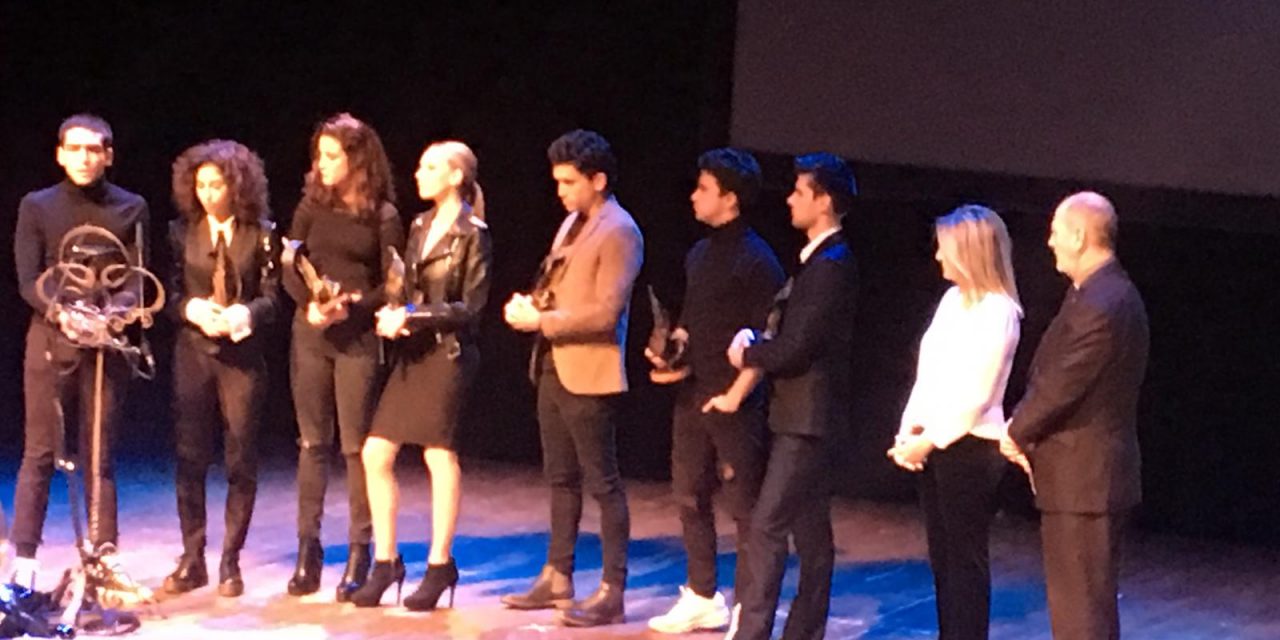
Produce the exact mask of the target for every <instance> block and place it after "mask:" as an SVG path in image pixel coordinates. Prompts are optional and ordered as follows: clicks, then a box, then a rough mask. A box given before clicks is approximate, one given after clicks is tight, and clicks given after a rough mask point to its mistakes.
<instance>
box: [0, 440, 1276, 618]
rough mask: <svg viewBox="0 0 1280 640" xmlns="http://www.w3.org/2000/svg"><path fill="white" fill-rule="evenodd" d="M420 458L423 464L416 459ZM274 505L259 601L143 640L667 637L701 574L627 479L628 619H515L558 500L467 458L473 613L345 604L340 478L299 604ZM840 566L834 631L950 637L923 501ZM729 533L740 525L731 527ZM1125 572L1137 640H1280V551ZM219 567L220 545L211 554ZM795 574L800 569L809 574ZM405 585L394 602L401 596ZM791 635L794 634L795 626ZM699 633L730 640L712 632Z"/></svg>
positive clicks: (1206, 550)
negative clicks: (313, 573) (604, 622)
mask: <svg viewBox="0 0 1280 640" xmlns="http://www.w3.org/2000/svg"><path fill="white" fill-rule="evenodd" d="M413 462H417V463H418V464H417V465H414V464H410V463H413ZM401 463H402V464H401V465H400V467H399V470H398V474H399V477H400V478H401V480H402V482H403V486H402V502H403V507H402V512H401V515H400V522H399V526H400V531H401V537H402V542H401V544H400V549H401V552H402V554H403V555H404V557H405V561H406V562H407V563H408V569H409V574H408V580H407V582H406V585H405V593H406V594H407V593H409V592H411V591H412V589H413V588H414V585H415V583H416V581H417V580H418V579H419V578H420V577H421V575H422V572H423V571H424V569H425V566H426V564H425V563H426V545H425V540H426V538H427V536H428V535H429V519H428V515H429V511H428V507H429V504H428V503H429V492H428V486H427V481H426V478H425V473H424V472H423V471H422V470H421V463H420V461H418V460H415V459H412V458H408V457H407V456H406V457H405V458H402V460H401ZM15 467H16V465H13V464H11V463H10V464H5V465H3V468H4V470H5V471H6V473H5V475H4V476H3V480H2V482H3V484H0V492H2V493H0V495H3V496H5V498H6V504H7V509H6V511H8V512H9V513H10V514H12V502H11V501H9V498H11V496H12V495H13V493H12V492H13V477H14V471H15V470H16V469H15ZM119 473H120V476H119V481H120V488H119V493H120V503H121V506H120V521H121V530H122V533H121V546H122V555H123V558H124V561H125V565H126V567H127V568H128V570H129V572H130V573H131V574H132V575H133V576H134V578H135V579H138V580H139V581H141V582H143V583H145V584H147V585H149V586H153V587H155V588H157V589H158V588H159V586H160V584H161V582H162V581H163V579H164V576H165V575H166V574H167V573H168V572H169V571H171V570H172V568H173V566H174V561H175V559H176V558H177V556H178V555H179V553H180V551H181V544H180V538H179V534H178V521H177V515H176V512H175V507H174V497H173V482H172V474H171V470H170V469H168V468H166V467H165V465H164V463H157V464H142V463H129V464H123V465H120V470H119ZM261 480H262V481H261V487H260V493H259V496H258V508H257V512H256V514H255V516H254V520H253V527H252V530H251V531H250V534H249V542H248V546H247V548H246V549H245V551H244V553H243V556H242V561H241V564H242V567H243V570H244V575H245V583H246V593H245V595H244V596H243V597H241V598H238V599H225V598H219V597H218V596H217V594H216V593H215V590H214V588H213V587H207V588H204V589H200V590H197V591H195V592H193V593H190V594H186V595H183V596H179V597H172V598H168V599H166V600H165V601H164V602H162V603H161V604H160V605H159V606H158V607H157V610H156V611H155V612H154V614H148V615H147V616H146V618H145V619H144V623H143V627H142V629H141V630H140V631H138V632H137V633H136V634H134V635H133V636H132V637H136V638H189V639H201V640H204V639H209V640H213V639H218V638H237V639H246V640H247V639H250V638H289V639H291V640H309V639H312V638H339V639H352V640H354V639H357V638H361V639H363V638H380V639H388V640H389V639H392V638H396V639H400V638H483V639H499V638H511V639H532V638H661V637H667V636H663V635H661V634H657V633H653V632H650V631H648V629H647V628H646V626H645V621H646V620H647V619H648V618H649V617H650V616H653V615H657V614H659V613H661V612H663V611H665V610H666V609H667V608H668V607H670V606H671V604H672V603H673V602H674V599H675V595H676V587H677V585H679V584H682V583H683V580H684V552H683V550H682V547H681V543H680V537H679V533H680V527H679V520H678V519H677V517H676V510H675V506H674V503H673V501H672V499H671V495H670V492H669V490H668V487H667V486H666V485H665V484H661V483H644V482H630V483H628V487H627V490H628V498H629V500H630V505H631V518H632V542H631V549H630V553H631V561H630V578H629V580H628V590H627V623H626V624H624V625H619V626H614V627H608V628H600V629H588V630H570V629H565V628H562V627H559V626H557V625H556V623H555V614H554V613H553V612H550V611H539V612H515V611H508V610H505V609H503V608H502V606H501V605H500V604H499V603H498V596H500V595H501V594H504V593H510V592H515V591H520V590H522V589H524V588H525V587H526V586H527V584H528V582H529V580H530V578H531V577H532V576H533V575H535V574H536V573H537V571H538V569H539V567H540V566H541V565H542V562H543V558H544V552H545V548H546V540H547V534H546V526H547V524H546V523H547V513H546V512H547V493H546V491H545V489H544V488H543V486H542V483H541V482H540V479H539V475H538V473H537V471H536V470H535V469H530V468H525V467H516V466H502V465H495V464H490V463H481V462H469V463H464V481H463V482H464V487H465V495H464V498H463V515H462V520H461V523H460V533H459V537H458V540H457V544H456V549H455V556H456V557H457V560H458V565H459V568H460V569H461V572H462V581H461V583H460V585H459V589H458V592H457V598H456V605H457V606H456V608H454V609H451V610H450V609H444V610H440V611H436V612H433V613H427V614H414V613H410V612H407V611H405V610H403V609H400V608H398V607H394V606H384V607H382V608H380V609H356V608H355V607H353V606H351V605H344V604H337V603H335V602H334V601H333V587H334V585H335V584H336V583H337V580H338V577H339V575H340V573H341V571H342V568H343V564H344V562H345V557H346V542H345V539H344V536H345V531H346V527H345V512H346V498H345V493H344V483H343V482H342V481H341V480H340V479H339V478H337V477H335V478H334V480H333V481H332V482H331V483H330V493H329V499H328V502H327V505H326V506H327V514H326V517H325V531H326V538H325V540H324V542H325V562H326V564H325V574H324V582H323V585H322V589H321V592H320V593H318V594H316V595H314V596H310V597H304V598H293V597H289V596H287V595H285V593H284V586H285V583H286V581H287V580H288V577H289V575H290V573H291V571H292V569H293V564H294V559H295V551H296V540H295V531H296V529H295V526H294V516H295V498H294V491H293V477H292V470H291V467H290V466H289V465H288V464H287V463H284V462H278V463H274V464H264V472H263V475H262V479H261ZM223 496H224V494H223V490H222V478H221V476H220V475H219V474H218V473H217V472H216V471H215V473H214V474H212V475H211V479H210V496H209V497H210V501H209V504H210V507H211V512H210V518H209V521H210V526H211V531H210V547H211V549H214V550H216V549H217V548H218V546H219V545H220V543H221V534H222V525H221V522H222V519H221V514H222V500H223ZM585 512H586V514H585V518H584V523H583V536H582V538H581V540H580V542H579V547H578V548H579V556H578V557H579V560H578V566H579V569H578V573H577V574H576V575H575V581H576V584H577V589H578V592H579V594H587V593H589V592H590V591H591V590H592V589H593V588H594V585H595V584H596V583H597V581H598V580H599V578H600V545H599V540H598V538H597V537H596V535H595V532H596V531H598V528H597V526H596V518H595V507H594V505H593V504H591V503H590V501H589V500H588V504H587V508H586V510H585ZM834 520H835V529H836V544H837V547H838V564H837V568H836V575H835V579H834V584H833V588H832V602H831V619H830V622H829V624H828V627H827V637H828V638H837V639H845V638H883V639H906V638H929V637H935V631H934V629H935V626H934V625H935V622H934V601H933V588H932V582H931V577H930V574H929V569H928V565H927V563H926V561H925V560H924V550H925V545H924V534H923V530H922V528H921V525H920V521H919V515H918V511H917V510H916V509H915V508H913V507H912V506H909V505H880V504H872V503H863V502H849V501H839V500H838V501H836V503H835V506H834ZM720 530H721V531H722V532H724V533H725V534H729V533H731V531H732V529H731V526H730V525H729V524H728V522H727V521H722V522H721V528H720ZM46 538H47V541H46V544H45V546H44V547H43V548H42V549H41V551H40V559H41V562H42V564H43V565H44V567H45V570H44V572H43V573H42V575H41V580H40V587H41V588H49V587H51V586H52V583H53V582H54V581H55V580H56V578H57V573H58V572H60V571H61V569H62V568H65V567H66V566H68V564H69V563H70V562H71V561H72V558H73V550H72V534H71V527H70V524H69V522H68V519H67V506H66V496H65V492H64V491H63V489H62V482H61V481H60V480H55V491H54V496H53V502H52V504H51V506H50V518H49V524H48V527H47V529H46ZM1038 541H1039V538H1038V535H1037V532H1036V529H1035V525H1034V523H1031V522H1027V521H1024V520H1021V519H1018V518H1003V517H1002V518H999V519H998V520H997V522H996V527H995V531H994V533H993V536H992V558H993V573H994V587H993V591H994V593H993V598H992V629H991V637H992V638H995V639H1010V640H1012V639H1018V640H1032V639H1037V638H1045V639H1047V638H1049V637H1050V636H1049V631H1048V628H1049V623H1048V617H1047V612H1046V609H1045V595H1044V588H1043V579H1042V575H1041V571H1040V558H1039V542H1038ZM721 550H722V551H721V556H720V563H719V564H720V568H721V572H722V579H721V582H722V583H728V582H730V581H731V578H732V568H733V552H732V537H731V535H722V537H721ZM1126 554H1127V557H1126V563H1127V564H1126V566H1125V571H1124V576H1123V579H1122V590H1123V596H1122V600H1121V614H1122V617H1123V628H1124V636H1125V637H1126V638H1129V639H1131V640H1132V639H1149V640H1181V639H1193V638H1205V639H1214V640H1219V639H1228V638H1230V639H1235V638H1257V639H1259V640H1261V639H1274V638H1280V609H1278V608H1277V607H1276V602H1277V599H1276V598H1277V596H1276V594H1277V593H1280V562H1277V560H1278V559H1280V553H1276V552H1274V551H1267V550H1261V549H1256V548H1242V547H1229V546H1223V545H1220V544H1215V543H1209V542H1201V541H1191V540H1185V539H1179V538H1171V537H1160V536H1149V535H1148V536H1143V535H1141V534H1138V535H1137V536H1135V537H1133V538H1132V539H1131V544H1130V545H1129V548H1128V549H1127V551H1126ZM208 561H209V563H210V570H211V571H216V566H217V563H218V556H217V554H216V551H214V552H213V553H210V555H209V556H208ZM792 569H794V565H793V566H792ZM794 587H795V574H794V570H791V571H789V572H788V576H787V582H786V585H785V586H784V593H783V604H782V610H781V611H780V614H782V615H780V616H779V624H781V621H782V619H783V615H785V609H786V603H787V601H788V600H789V598H790V597H791V595H792V593H793V591H794ZM393 598H394V596H393V595H392V593H388V594H387V596H386V598H385V599H384V602H386V603H388V605H389V604H390V603H391V601H392V599H393ZM780 629H781V627H779V632H780ZM694 637H702V638H716V637H719V634H714V633H704V634H697V635H696V636H694Z"/></svg>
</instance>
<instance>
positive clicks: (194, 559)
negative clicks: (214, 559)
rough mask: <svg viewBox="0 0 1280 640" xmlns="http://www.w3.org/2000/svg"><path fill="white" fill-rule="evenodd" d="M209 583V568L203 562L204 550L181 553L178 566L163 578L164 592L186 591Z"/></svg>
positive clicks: (176, 592)
mask: <svg viewBox="0 0 1280 640" xmlns="http://www.w3.org/2000/svg"><path fill="white" fill-rule="evenodd" d="M206 584H209V569H208V568H207V567H205V564H204V552H201V553H199V554H187V553H184V554H182V557H181V558H179V559H178V568H177V569H174V570H173V573H171V574H169V575H168V576H167V577H166V578H165V579H164V590H165V593H174V594H178V593H186V592H188V591H194V590H196V589H199V588H200V587H203V586H205V585H206Z"/></svg>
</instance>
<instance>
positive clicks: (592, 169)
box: [547, 129, 618, 193]
mask: <svg viewBox="0 0 1280 640" xmlns="http://www.w3.org/2000/svg"><path fill="white" fill-rule="evenodd" d="M547 160H549V161H551V166H553V167H554V166H555V165H558V164H569V165H573V168H575V169H577V170H578V171H580V172H581V173H582V175H584V176H586V177H588V178H590V177H592V176H594V175H595V174H597V173H603V174H604V175H605V178H607V180H606V186H605V193H613V190H614V187H615V186H616V183H617V180H618V158H617V157H616V156H614V155H613V149H612V148H611V147H610V146H609V141H608V140H605V139H604V136H602V135H600V134H598V133H596V132H594V131H587V130H586V129H575V130H573V131H570V132H569V133H566V134H564V135H562V136H560V137H559V138H556V139H555V141H554V142H552V143H551V146H549V147H547Z"/></svg>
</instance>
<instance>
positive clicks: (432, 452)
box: [352, 141, 491, 611]
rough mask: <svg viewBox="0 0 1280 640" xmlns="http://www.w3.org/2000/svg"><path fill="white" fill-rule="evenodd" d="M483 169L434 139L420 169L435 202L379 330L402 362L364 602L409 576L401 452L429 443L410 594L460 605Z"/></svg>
mask: <svg viewBox="0 0 1280 640" xmlns="http://www.w3.org/2000/svg"><path fill="white" fill-rule="evenodd" d="M476 168H477V163H476V157H475V154H474V153H473V152H472V151H471V149H470V148H468V147H467V145H465V144H463V143H461V142H456V141H446V142H437V143H434V144H432V145H430V146H428V147H427V149H426V151H424V152H423V154H422V157H421V160H420V161H419V163H418V170H417V172H416V173H415V174H414V177H415V179H416V180H417V184H418V195H419V196H420V197H421V198H422V199H423V200H431V201H433V202H434V203H435V206H434V207H433V208H431V209H430V210H428V211H426V212H425V213H422V214H420V215H419V216H418V217H417V218H416V219H415V220H414V221H413V224H412V225H411V226H410V229H409V240H408V244H407V246H406V248H405V254H404V258H403V282H402V283H400V282H397V280H400V278H398V277H397V276H398V275H399V274H395V273H393V274H389V276H388V280H387V282H388V283H389V285H390V286H389V291H388V292H387V296H388V301H387V304H386V305H385V306H384V307H382V309H381V310H379V311H378V314H377V318H378V322H377V332H378V335H380V336H382V337H383V338H386V339H388V340H390V341H391V345H392V349H391V350H390V354H391V358H392V359H393V362H394V365H393V368H392V371H391V374H390V377H389V379H388V381H387V385H386V387H385V388H384V390H383V392H382V396H381V398H380V399H379V401H378V408H377V412H376V414H375V415H374V420H373V427H372V430H371V431H370V433H369V437H368V439H367V440H366V441H365V445H364V449H363V451H362V452H361V455H362V457H363V460H364V466H365V473H366V475H367V480H366V482H367V484H368V487H369V506H370V511H371V512H372V515H373V531H374V548H375V563H374V568H373V574H372V575H371V576H370V579H369V582H368V583H367V585H366V586H365V587H364V588H363V589H361V590H360V591H357V592H356V593H355V594H354V595H353V596H352V602H354V603H355V604H356V605H357V606H366V607H371V606H377V605H378V603H379V601H380V600H381V597H382V594H383V592H384V591H385V590H386V589H387V588H388V587H389V586H390V585H391V584H392V583H395V584H396V591H397V597H398V595H399V590H400V586H401V585H402V584H403V581H404V571H405V569H404V562H403V560H401V558H400V556H399V554H398V553H397V551H396V530H395V526H396V510H397V502H398V487H397V484H396V479H395V475H394V465H395V459H396V454H397V452H398V451H399V450H400V447H401V446H402V445H404V444H415V445H420V446H422V447H423V461H424V462H425V463H426V466H427V471H428V473H429V474H430V476H431V510H432V518H431V521H432V535H431V550H430V552H429V555H428V558H427V573H426V575H425V576H424V577H423V579H422V584H421V586H420V587H419V588H418V589H417V591H415V592H414V593H413V594H412V595H410V596H409V597H407V598H405V601H404V604H405V607H406V608H409V609H411V610H416V611H427V610H431V609H434V608H435V606H436V602H437V601H438V600H439V598H440V595H441V594H442V593H443V592H444V590H445V589H450V601H451V603H450V604H451V605H452V599H453V588H454V587H455V586H456V585H457V582H458V568H457V564H456V563H455V562H454V559H453V555H452V545H453V537H454V532H455V530H456V527H457V521H458V509H459V505H460V502H461V495H462V494H461V484H460V483H461V471H460V469H459V467H458V454H457V451H456V449H455V446H454V435H455V433H456V431H457V426H458V422H459V419H460V416H461V414H462V408H463V401H464V399H465V397H466V394H467V390H468V388H469V387H470V383H471V381H472V380H473V379H474V377H475V373H476V370H477V369H478V368H479V364H480V360H479V358H480V354H479V351H478V350H477V347H476V332H477V329H478V326H477V325H478V323H479V316H480V312H481V310H482V309H483V308H484V305H485V302H486V301H487V299H488V297H489V265H490V262H491V249H490V241H489V230H488V227H487V226H486V225H485V223H484V198H483V195H482V194H481V191H480V186H479V185H478V184H477V183H476ZM397 270H398V267H397V266H393V267H392V271H397Z"/></svg>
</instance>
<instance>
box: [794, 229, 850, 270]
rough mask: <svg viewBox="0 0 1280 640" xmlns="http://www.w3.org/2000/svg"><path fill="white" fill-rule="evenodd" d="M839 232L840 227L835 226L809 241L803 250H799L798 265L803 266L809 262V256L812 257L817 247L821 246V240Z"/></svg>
mask: <svg viewBox="0 0 1280 640" xmlns="http://www.w3.org/2000/svg"><path fill="white" fill-rule="evenodd" d="M839 232H840V225H836V226H834V227H831V228H830V229H827V230H826V231H823V232H822V233H821V234H819V235H818V237H816V238H814V239H812V240H810V241H809V244H806V245H805V246H804V248H803V249H801V250H800V264H804V263H806V262H808V261H809V256H812V255H813V252H814V251H817V250H818V245H820V244H822V241H823V240H826V239H827V238H829V237H831V236H833V235H835V234H837V233H839Z"/></svg>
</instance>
